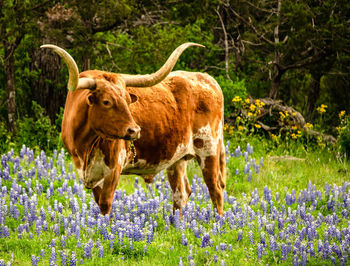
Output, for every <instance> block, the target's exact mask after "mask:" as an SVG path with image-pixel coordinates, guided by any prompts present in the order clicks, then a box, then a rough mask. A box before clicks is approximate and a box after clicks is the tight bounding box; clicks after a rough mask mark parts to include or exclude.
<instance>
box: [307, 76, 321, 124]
mask: <svg viewBox="0 0 350 266" xmlns="http://www.w3.org/2000/svg"><path fill="white" fill-rule="evenodd" d="M321 77H322V75H321V74H319V73H317V74H315V73H311V81H310V86H309V94H308V97H307V104H306V119H307V120H310V119H311V116H312V113H313V111H314V109H315V105H316V102H317V100H318V99H319V98H320V91H321V87H320V81H321Z"/></svg>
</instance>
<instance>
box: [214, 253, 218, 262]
mask: <svg viewBox="0 0 350 266" xmlns="http://www.w3.org/2000/svg"><path fill="white" fill-rule="evenodd" d="M218 259H219V258H218V256H217V255H216V254H215V255H214V258H213V261H214V262H218Z"/></svg>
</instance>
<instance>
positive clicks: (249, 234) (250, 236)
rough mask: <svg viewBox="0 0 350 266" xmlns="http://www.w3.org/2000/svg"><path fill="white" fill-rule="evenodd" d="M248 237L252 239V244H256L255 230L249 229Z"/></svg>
mask: <svg viewBox="0 0 350 266" xmlns="http://www.w3.org/2000/svg"><path fill="white" fill-rule="evenodd" d="M248 237H249V240H250V244H254V242H255V241H254V235H253V231H249V233H248Z"/></svg>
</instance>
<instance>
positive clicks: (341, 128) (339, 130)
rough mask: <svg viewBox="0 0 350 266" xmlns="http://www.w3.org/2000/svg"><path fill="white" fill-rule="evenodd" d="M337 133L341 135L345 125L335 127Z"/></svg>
mask: <svg viewBox="0 0 350 266" xmlns="http://www.w3.org/2000/svg"><path fill="white" fill-rule="evenodd" d="M336 129H337V131H338V134H339V135H341V134H342V133H343V132H344V129H345V127H336Z"/></svg>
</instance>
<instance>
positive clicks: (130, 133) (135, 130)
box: [126, 127, 141, 139]
mask: <svg viewBox="0 0 350 266" xmlns="http://www.w3.org/2000/svg"><path fill="white" fill-rule="evenodd" d="M140 131H141V129H140V127H130V128H128V130H127V133H126V138H128V139H137V138H139V137H140Z"/></svg>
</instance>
